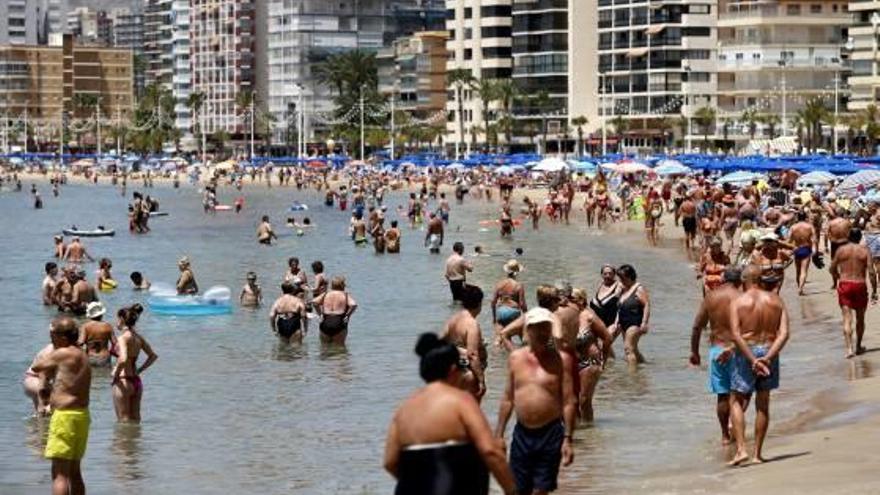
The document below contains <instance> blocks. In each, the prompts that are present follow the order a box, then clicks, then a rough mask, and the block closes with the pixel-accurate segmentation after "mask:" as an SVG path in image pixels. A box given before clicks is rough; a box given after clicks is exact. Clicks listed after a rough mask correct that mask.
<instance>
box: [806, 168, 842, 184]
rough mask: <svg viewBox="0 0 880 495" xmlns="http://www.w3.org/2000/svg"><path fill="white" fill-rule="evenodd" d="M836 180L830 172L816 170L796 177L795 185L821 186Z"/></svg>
mask: <svg viewBox="0 0 880 495" xmlns="http://www.w3.org/2000/svg"><path fill="white" fill-rule="evenodd" d="M836 178H837V176H836V175H834V174H832V173H831V172H825V171H824V170H817V171H815V172H809V173H806V174H804V175H802V176H800V177H798V180H797V183H798V185H799V186H821V185H827V184H828V183H829V182H831V181H833V180H835V179H836Z"/></svg>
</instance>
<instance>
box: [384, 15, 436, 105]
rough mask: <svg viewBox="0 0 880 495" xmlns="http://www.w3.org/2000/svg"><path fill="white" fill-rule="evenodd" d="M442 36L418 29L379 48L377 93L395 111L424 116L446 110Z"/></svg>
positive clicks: (434, 32)
mask: <svg viewBox="0 0 880 495" xmlns="http://www.w3.org/2000/svg"><path fill="white" fill-rule="evenodd" d="M446 37H447V34H446V31H422V32H418V33H414V34H413V35H412V36H405V37H403V38H398V39H397V40H395V41H394V42H393V43H392V44H391V46H390V47H388V48H383V49H381V50H379V53H378V54H377V55H376V64H377V66H378V67H377V72H378V75H379V92H380V93H381V94H383V95H386V96H387V97H388V98H393V99H394V104H395V110H401V111H406V112H408V113H410V114H411V115H412V116H413V117H416V118H418V119H426V118H429V117H434V116H436V115H437V114H439V113H442V112H443V111H444V110H445V109H446ZM444 121H445V119H443V120H441V122H444Z"/></svg>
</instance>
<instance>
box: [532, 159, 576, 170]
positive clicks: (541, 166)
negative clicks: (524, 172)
mask: <svg viewBox="0 0 880 495" xmlns="http://www.w3.org/2000/svg"><path fill="white" fill-rule="evenodd" d="M560 170H568V164H567V163H565V162H564V161H563V160H561V159H559V158H556V157H548V158H544V159H543V160H541V161H540V162H538V164H537V165H535V168H533V169H532V171H534V172H559V171H560Z"/></svg>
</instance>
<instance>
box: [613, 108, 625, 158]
mask: <svg viewBox="0 0 880 495" xmlns="http://www.w3.org/2000/svg"><path fill="white" fill-rule="evenodd" d="M609 124H611V127H613V128H614V135H615V136H617V152H618V153H620V152H621V151H623V135H624V134H625V133H626V131H627V130H628V129H629V120H627V119H626V118H625V117H624V116H623V115H615V116H614V118H612V119H611V122H609Z"/></svg>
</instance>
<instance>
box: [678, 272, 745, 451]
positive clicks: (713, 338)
mask: <svg viewBox="0 0 880 495" xmlns="http://www.w3.org/2000/svg"><path fill="white" fill-rule="evenodd" d="M741 285H742V273H741V272H740V270H739V269H738V268H728V269H727V270H725V271H724V279H723V283H722V285H721V286H720V287H718V288H717V289H715V290H713V291H710V292H708V293H706V296H705V297H704V298H703V302H702V304H700V309H699V311H697V316H696V318H694V327H693V331H692V332H691V357H690V360H689V361H690V364H691V366H700V362H701V360H700V335H701V334H702V333H703V329H704V328H705V327H706V324H707V323H708V324H709V391H710V392H712V393H713V394H715V395H716V396H717V399H718V402H717V405H716V406H715V412H716V414H717V415H718V423H719V424H720V425H721V444H722V445H728V444H730V429H729V424H730V367H731V365H732V363H733V359H732V358H733V355H734V353H735V351H736V347H735V346H734V344H733V342H732V341H731V339H730V307H731V303H732V302H733V301H734V300H736V298H738V297H739V296H740V295H741V294H742V290H741V289H740V286H741Z"/></svg>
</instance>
